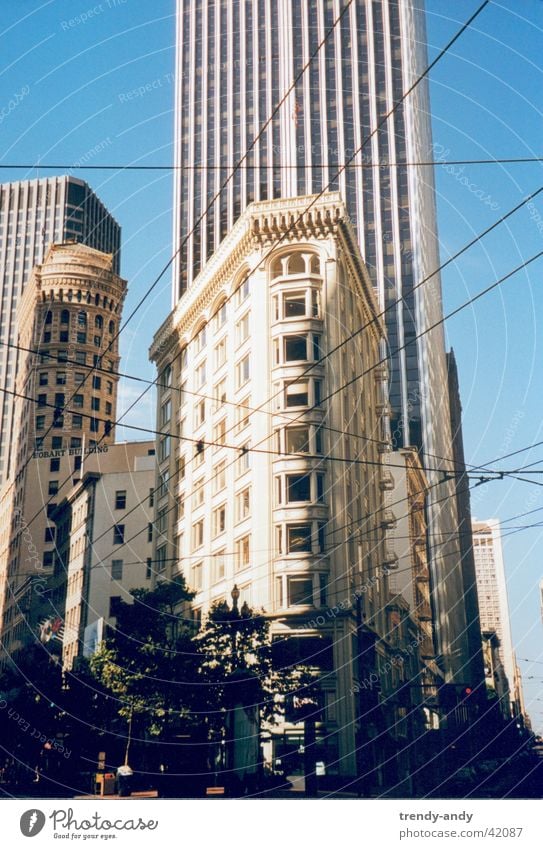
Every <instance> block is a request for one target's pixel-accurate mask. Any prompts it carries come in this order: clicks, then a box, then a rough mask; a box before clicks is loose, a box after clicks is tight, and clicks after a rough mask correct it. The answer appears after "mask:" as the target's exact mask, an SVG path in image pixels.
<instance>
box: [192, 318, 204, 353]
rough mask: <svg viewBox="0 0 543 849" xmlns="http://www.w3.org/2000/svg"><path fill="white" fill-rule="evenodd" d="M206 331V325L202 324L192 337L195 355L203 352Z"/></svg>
mask: <svg viewBox="0 0 543 849" xmlns="http://www.w3.org/2000/svg"><path fill="white" fill-rule="evenodd" d="M206 331H207V325H205V324H204V326H203V327H202V329H201V330H200V331H199V332H198V333H197V334H196V336H195V337H194V347H195V349H196V353H197V354H199V353H200V351H203V350H204V348H205V346H206Z"/></svg>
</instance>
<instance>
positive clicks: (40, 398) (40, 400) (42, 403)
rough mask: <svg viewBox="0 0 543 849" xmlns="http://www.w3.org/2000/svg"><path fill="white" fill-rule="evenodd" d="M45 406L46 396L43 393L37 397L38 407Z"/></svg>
mask: <svg viewBox="0 0 543 849" xmlns="http://www.w3.org/2000/svg"><path fill="white" fill-rule="evenodd" d="M46 405H47V394H46V393H45V392H43V393H42V394H40V395H38V407H45V406H46Z"/></svg>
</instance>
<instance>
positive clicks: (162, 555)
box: [156, 545, 168, 574]
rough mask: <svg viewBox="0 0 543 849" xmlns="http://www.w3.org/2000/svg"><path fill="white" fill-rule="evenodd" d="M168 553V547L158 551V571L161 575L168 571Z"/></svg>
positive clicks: (162, 546) (163, 546)
mask: <svg viewBox="0 0 543 849" xmlns="http://www.w3.org/2000/svg"><path fill="white" fill-rule="evenodd" d="M167 552H168V546H167V545H161V546H160V548H157V550H156V570H157V572H158V573H159V574H160V573H162V572H165V570H166V555H167Z"/></svg>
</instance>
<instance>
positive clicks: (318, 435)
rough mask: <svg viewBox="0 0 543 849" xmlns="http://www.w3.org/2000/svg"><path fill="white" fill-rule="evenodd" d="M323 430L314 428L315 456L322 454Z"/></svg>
mask: <svg viewBox="0 0 543 849" xmlns="http://www.w3.org/2000/svg"><path fill="white" fill-rule="evenodd" d="M322 431H323V428H322V427H321V426H318V427H316V428H315V454H322V452H323V448H322V446H323V433H322Z"/></svg>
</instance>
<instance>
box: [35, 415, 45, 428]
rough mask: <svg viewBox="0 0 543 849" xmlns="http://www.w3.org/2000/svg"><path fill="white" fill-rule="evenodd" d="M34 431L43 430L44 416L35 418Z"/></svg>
mask: <svg viewBox="0 0 543 849" xmlns="http://www.w3.org/2000/svg"><path fill="white" fill-rule="evenodd" d="M36 430H45V416H36Z"/></svg>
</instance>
